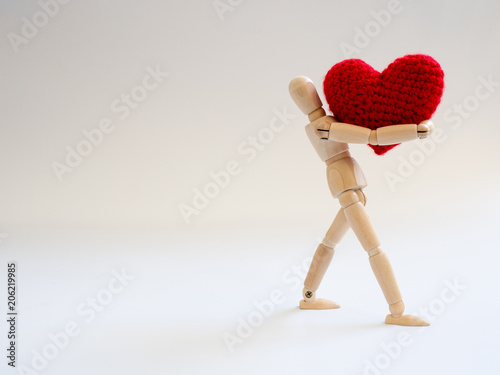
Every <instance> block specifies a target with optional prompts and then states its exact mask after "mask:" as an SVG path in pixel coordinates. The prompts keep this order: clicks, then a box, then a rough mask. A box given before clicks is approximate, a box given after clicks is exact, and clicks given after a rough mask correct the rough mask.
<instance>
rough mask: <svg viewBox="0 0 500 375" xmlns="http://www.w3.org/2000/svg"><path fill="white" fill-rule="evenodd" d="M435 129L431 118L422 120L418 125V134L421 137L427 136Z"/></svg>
mask: <svg viewBox="0 0 500 375" xmlns="http://www.w3.org/2000/svg"><path fill="white" fill-rule="evenodd" d="M433 130H434V124H433V123H432V121H431V120H425V121H422V122H421V123H420V124H418V125H417V135H418V138H419V139H424V138H427V137H428V136H429V135H430V134H431V133H432V131H433Z"/></svg>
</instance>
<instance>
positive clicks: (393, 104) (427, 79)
mask: <svg viewBox="0 0 500 375" xmlns="http://www.w3.org/2000/svg"><path fill="white" fill-rule="evenodd" d="M443 88H444V73H443V70H442V69H441V66H440V65H439V63H438V62H437V61H436V60H434V59H433V58H432V57H430V56H427V55H406V56H404V57H400V58H398V59H396V60H395V61H394V62H392V63H391V64H390V65H389V66H388V67H387V68H386V69H385V70H384V71H382V72H381V73H379V72H377V71H376V70H375V69H373V68H372V67H371V66H370V65H368V64H366V63H365V62H364V61H362V60H359V59H349V60H344V61H341V62H339V63H338V64H335V65H334V66H333V67H332V68H331V69H330V70H329V71H328V73H327V74H326V76H325V80H324V83H323V89H324V93H325V97H326V101H327V102H328V105H329V108H330V111H331V112H332V113H333V115H334V116H335V118H336V119H337V120H338V121H340V122H344V123H348V124H354V125H359V126H363V127H366V128H369V129H372V130H374V129H377V128H380V127H383V126H387V125H396V124H418V123H420V122H421V121H424V120H428V119H430V118H431V116H432V114H433V113H434V112H435V111H436V108H437V106H438V104H439V102H440V101H441V96H442V94H443ZM369 146H370V147H371V148H372V149H373V150H374V151H375V153H376V154H377V155H383V154H385V153H386V152H387V151H389V150H390V149H392V148H393V147H395V146H397V144H393V145H385V146H379V145H369Z"/></svg>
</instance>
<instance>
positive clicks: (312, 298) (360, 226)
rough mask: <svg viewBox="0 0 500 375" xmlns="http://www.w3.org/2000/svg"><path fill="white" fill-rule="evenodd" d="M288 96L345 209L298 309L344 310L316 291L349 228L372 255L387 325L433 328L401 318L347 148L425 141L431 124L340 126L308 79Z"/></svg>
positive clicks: (319, 254)
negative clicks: (303, 117) (305, 118)
mask: <svg viewBox="0 0 500 375" xmlns="http://www.w3.org/2000/svg"><path fill="white" fill-rule="evenodd" d="M289 90H290V95H291V96H292V99H293V100H294V102H295V103H296V104H297V106H298V107H299V108H300V110H301V111H302V112H303V113H304V114H306V115H308V116H309V121H311V122H310V124H309V125H307V126H306V133H307V135H308V137H309V140H310V141H311V143H312V145H313V147H314V148H315V149H316V152H317V153H318V155H319V157H320V158H321V160H322V161H324V162H325V163H326V165H327V179H328V185H329V187H330V191H331V193H332V195H333V196H334V197H335V198H338V200H339V202H340V205H341V206H342V208H341V209H340V211H339V212H338V214H337V216H336V217H335V219H334V220H333V223H332V225H331V226H330V229H328V231H327V233H326V235H325V238H324V239H323V241H322V243H321V244H319V246H318V248H317V250H316V252H315V254H314V257H313V260H312V263H311V266H310V268H309V272H308V274H307V277H306V279H305V282H304V290H303V297H304V299H303V300H302V301H300V308H301V309H336V308H339V307H340V306H339V305H338V304H337V303H336V302H333V301H329V300H326V299H323V298H317V297H316V290H317V289H318V287H319V285H320V283H321V280H322V279H323V276H324V275H325V272H326V270H327V268H328V266H329V264H330V262H331V260H332V257H333V253H334V251H335V250H334V249H335V246H336V245H337V244H338V243H339V242H340V240H341V239H342V237H343V236H344V234H345V233H346V232H347V230H348V228H349V227H350V228H352V230H353V231H354V233H355V234H356V237H357V238H358V240H359V242H360V243H361V245H362V246H363V248H364V250H365V251H366V252H367V253H368V256H369V259H370V265H371V267H372V270H373V272H374V274H375V277H376V278H377V281H378V283H379V285H380V287H381V289H382V291H383V293H384V296H385V299H386V301H387V303H388V304H389V311H390V314H389V315H387V317H386V319H385V323H387V324H397V325H403V326H427V325H429V323H427V322H426V321H425V320H423V319H421V318H419V317H417V316H413V315H403V312H404V303H403V299H402V296H401V292H400V291H399V287H398V284H397V282H396V278H395V276H394V272H393V270H392V266H391V264H390V262H389V259H388V257H387V255H386V254H385V253H384V252H383V251H382V249H381V248H380V241H379V239H378V237H377V235H376V233H375V231H374V229H373V226H372V223H371V221H370V218H369V216H368V214H367V212H366V209H365V207H364V205H365V203H366V199H365V195H364V193H363V190H362V189H363V188H364V187H366V186H367V184H366V181H365V177H364V175H363V172H362V171H361V168H360V167H359V165H358V163H357V162H356V161H355V160H354V159H353V158H352V157H351V154H350V153H349V146H348V143H364V144H372V145H377V144H378V145H389V144H395V143H401V142H406V141H410V140H414V139H421V138H425V137H427V136H428V135H429V134H430V133H431V132H432V130H433V128H434V127H433V125H432V123H431V122H430V121H429V120H426V121H423V122H421V123H420V124H418V125H417V124H402V125H391V126H385V127H382V128H378V129H377V130H371V129H368V128H364V127H361V126H357V125H351V124H345V123H340V122H337V121H336V120H335V118H334V117H332V116H326V113H325V110H324V109H323V108H322V103H321V99H320V98H319V96H318V93H317V91H316V88H315V86H314V83H313V82H312V81H311V80H310V79H309V78H307V77H297V78H295V79H293V80H292V81H291V82H290V87H289Z"/></svg>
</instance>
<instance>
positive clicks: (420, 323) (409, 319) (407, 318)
mask: <svg viewBox="0 0 500 375" xmlns="http://www.w3.org/2000/svg"><path fill="white" fill-rule="evenodd" d="M385 324H395V325H398V326H411V327H424V326H428V325H430V324H429V323H427V322H426V321H425V320H423V319H422V318H419V317H418V316H414V315H402V316H400V317H399V318H394V317H393V316H392V315H391V314H389V315H387V316H386V317H385Z"/></svg>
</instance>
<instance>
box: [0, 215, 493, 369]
mask: <svg viewBox="0 0 500 375" xmlns="http://www.w3.org/2000/svg"><path fill="white" fill-rule="evenodd" d="M228 229H229V228H228ZM230 229H231V233H232V235H231V236H228V235H227V232H218V231H214V230H211V231H209V232H199V233H198V235H197V236H196V237H194V236H193V235H192V234H190V233H178V235H177V236H175V237H174V238H169V236H167V235H165V234H163V235H160V234H158V233H154V232H147V231H135V232H134V231H128V232H126V233H125V232H113V231H112V230H109V231H107V233H105V232H103V231H89V232H80V233H78V232H68V235H67V236H66V237H64V238H55V237H54V234H53V233H51V232H47V231H45V232H43V233H40V232H34V231H30V232H28V233H26V232H25V233H24V235H25V236H26V239H20V238H18V237H17V234H14V235H13V236H12V237H11V238H9V239H8V241H7V242H6V243H5V244H4V245H3V246H4V249H5V251H4V252H3V257H7V258H8V259H16V260H17V262H18V264H19V272H18V276H19V298H20V300H19V303H20V307H19V311H20V315H19V317H18V318H19V330H20V337H21V340H20V343H21V344H20V350H19V359H20V363H21V364H23V365H29V363H30V361H31V359H32V357H33V354H32V350H37V351H42V350H43V348H44V346H46V345H47V344H48V343H50V340H49V338H48V334H49V333H51V332H52V333H55V332H58V331H60V330H62V329H63V327H64V326H65V324H67V322H69V321H75V322H76V323H77V324H78V326H79V327H80V328H81V333H80V334H79V335H78V336H77V337H75V338H73V339H71V341H70V343H69V345H68V346H67V348H65V349H64V350H62V351H60V353H59V355H58V356H57V357H56V358H55V359H53V360H52V361H50V362H49V364H48V366H47V368H46V369H45V370H44V371H43V373H47V374H54V375H56V374H67V373H69V372H71V373H72V374H76V375H78V374H88V373H95V374H109V373H123V374H136V373H152V374H165V373H168V374H199V373H207V374H234V373H238V374H255V373H265V374H274V373H290V374H304V373H308V372H309V371H311V370H315V371H319V372H322V373H323V372H324V373H339V374H363V373H364V371H365V366H366V362H365V361H371V362H372V363H373V362H375V361H376V360H377V358H378V357H380V355H383V353H384V351H383V347H382V344H384V345H390V344H391V343H392V342H394V341H396V340H397V338H398V335H400V334H401V333H402V332H406V333H407V335H408V337H407V338H406V339H405V340H406V341H405V342H407V341H408V342H410V345H409V346H406V347H404V348H403V349H402V350H401V352H400V353H399V355H396V356H395V358H394V359H391V360H390V363H389V367H388V368H387V369H386V370H384V371H383V373H384V374H401V373H404V374H421V373H430V374H440V373H456V374H469V373H472V372H474V371H479V372H481V373H493V372H494V369H495V368H497V367H498V365H499V363H498V356H497V349H496V347H497V345H496V342H497V333H498V329H499V328H500V327H499V323H498V319H497V314H496V311H498V308H499V302H498V298H496V297H497V296H498V294H497V293H496V292H495V289H494V286H495V285H498V281H499V278H498V275H497V274H496V267H497V265H498V262H499V261H500V258H499V255H498V252H496V251H495V248H496V247H497V245H498V243H497V242H498V241H495V242H496V245H493V242H492V231H493V226H491V227H490V228H482V231H481V229H480V228H476V229H477V231H475V232H474V233H464V235H463V237H460V238H459V237H457V236H456V235H454V232H453V231H452V230H440V229H438V228H429V229H427V230H426V233H427V236H420V237H419V236H416V233H415V231H413V230H411V229H410V227H408V228H407V230H406V231H404V232H400V233H398V234H397V235H396V236H392V238H390V239H388V240H387V241H384V242H385V244H384V245H385V249H386V250H387V252H388V254H389V255H390V258H391V260H392V263H393V265H394V267H395V270H396V274H397V276H398V280H399V283H400V285H401V289H402V291H403V295H404V298H405V301H406V305H407V311H408V312H416V311H419V309H420V308H428V309H429V308H430V311H431V315H432V316H433V319H434V320H433V321H432V325H431V326H430V327H426V328H424V329H420V328H413V327H396V326H386V325H384V324H383V323H382V322H383V320H384V317H385V314H386V313H387V306H386V304H385V301H384V299H383V296H382V293H381V292H380V290H379V289H378V286H377V283H376V280H375V278H374V277H373V275H372V273H371V270H370V267H369V264H368V261H367V259H366V256H365V254H364V253H363V251H362V249H361V247H360V246H359V245H358V244H357V243H356V241H355V238H354V236H353V235H352V233H349V234H348V235H347V237H346V239H345V241H344V242H343V243H342V245H341V246H339V248H338V250H337V253H336V255H335V257H334V260H333V262H332V266H331V269H330V270H329V272H328V274H327V276H326V277H325V280H324V284H323V286H322V287H321V288H320V291H319V294H320V295H321V296H324V297H329V298H332V299H335V300H336V301H338V302H339V303H340V304H341V306H342V307H341V308H340V309H338V310H329V311H301V310H299V309H298V308H297V303H298V300H299V298H300V294H301V286H299V287H297V285H298V284H297V283H298V282H299V281H301V278H297V277H293V276H292V275H293V274H292V273H291V272H293V270H294V268H293V267H294V266H296V267H297V268H298V269H299V270H300V271H303V268H302V265H303V260H304V259H305V258H307V257H308V256H310V255H311V254H312V251H313V250H314V246H315V244H314V241H312V240H310V239H311V238H314V236H315V235H318V234H319V233H320V232H319V231H318V230H315V229H314V228H311V226H302V228H301V227H299V226H298V225H297V224H294V225H289V226H288V229H285V228H284V227H283V226H275V227H268V228H263V227H251V231H250V233H249V232H248V231H247V230H246V228H242V227H233V228H230ZM275 229H277V230H276V231H275ZM290 233H296V236H294V237H293V238H292V237H290V236H287V235H289V234H290ZM184 236H186V237H188V238H184ZM122 269H125V271H126V273H127V274H129V275H132V276H133V277H135V279H134V280H133V281H130V284H129V285H128V286H127V287H126V288H125V289H124V290H123V292H121V293H119V294H117V295H115V297H114V299H113V301H112V302H111V303H110V304H109V305H108V306H106V307H105V308H104V310H103V311H102V312H99V313H98V314H97V316H96V318H95V320H93V321H92V322H90V323H86V322H85V320H84V317H82V316H80V315H79V314H78V313H77V307H78V305H79V304H81V303H82V302H85V301H86V299H87V297H92V296H96V295H98V294H99V293H100V291H101V290H102V289H105V288H107V286H108V282H109V280H110V279H111V278H113V274H112V270H117V271H121V270H122ZM2 275H3V270H2ZM2 278H3V276H2ZM447 280H448V281H450V282H454V281H455V280H456V281H457V282H458V283H459V284H460V285H463V286H465V287H466V288H467V289H466V290H463V291H459V294H458V295H456V297H455V300H454V301H452V302H449V300H450V299H452V298H453V297H454V294H453V293H450V292H446V293H445V299H446V301H448V302H443V303H442V304H440V303H437V302H435V301H436V299H438V300H442V298H443V297H441V293H442V292H443V290H444V289H446V288H447V284H446V281H447ZM276 289H277V290H279V291H281V292H282V293H283V296H284V297H283V301H282V303H281V304H278V305H274V307H273V311H272V313H271V314H270V315H269V316H268V317H266V318H265V319H263V323H262V324H261V325H259V326H257V327H256V328H255V331H254V332H253V333H252V334H251V335H250V337H248V338H246V339H244V340H243V342H241V343H238V344H236V345H235V346H234V347H233V349H234V351H231V350H230V349H229V347H228V346H227V345H226V344H225V342H224V340H223V335H224V334H225V333H228V332H229V333H231V334H237V331H236V329H237V326H238V324H239V322H240V319H244V320H247V319H249V316H250V315H251V314H254V313H255V312H256V311H258V310H257V309H256V307H255V305H254V302H255V301H257V302H260V303H262V301H263V300H265V299H269V298H270V296H271V293H272V291H273V290H276ZM433 301H434V302H433ZM443 306H444V308H443ZM2 331H3V328H2ZM379 361H382V362H380V363H382V364H384V363H385V362H383V358H382V359H379ZM5 373H6V374H10V373H15V372H13V371H6V372H5Z"/></svg>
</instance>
